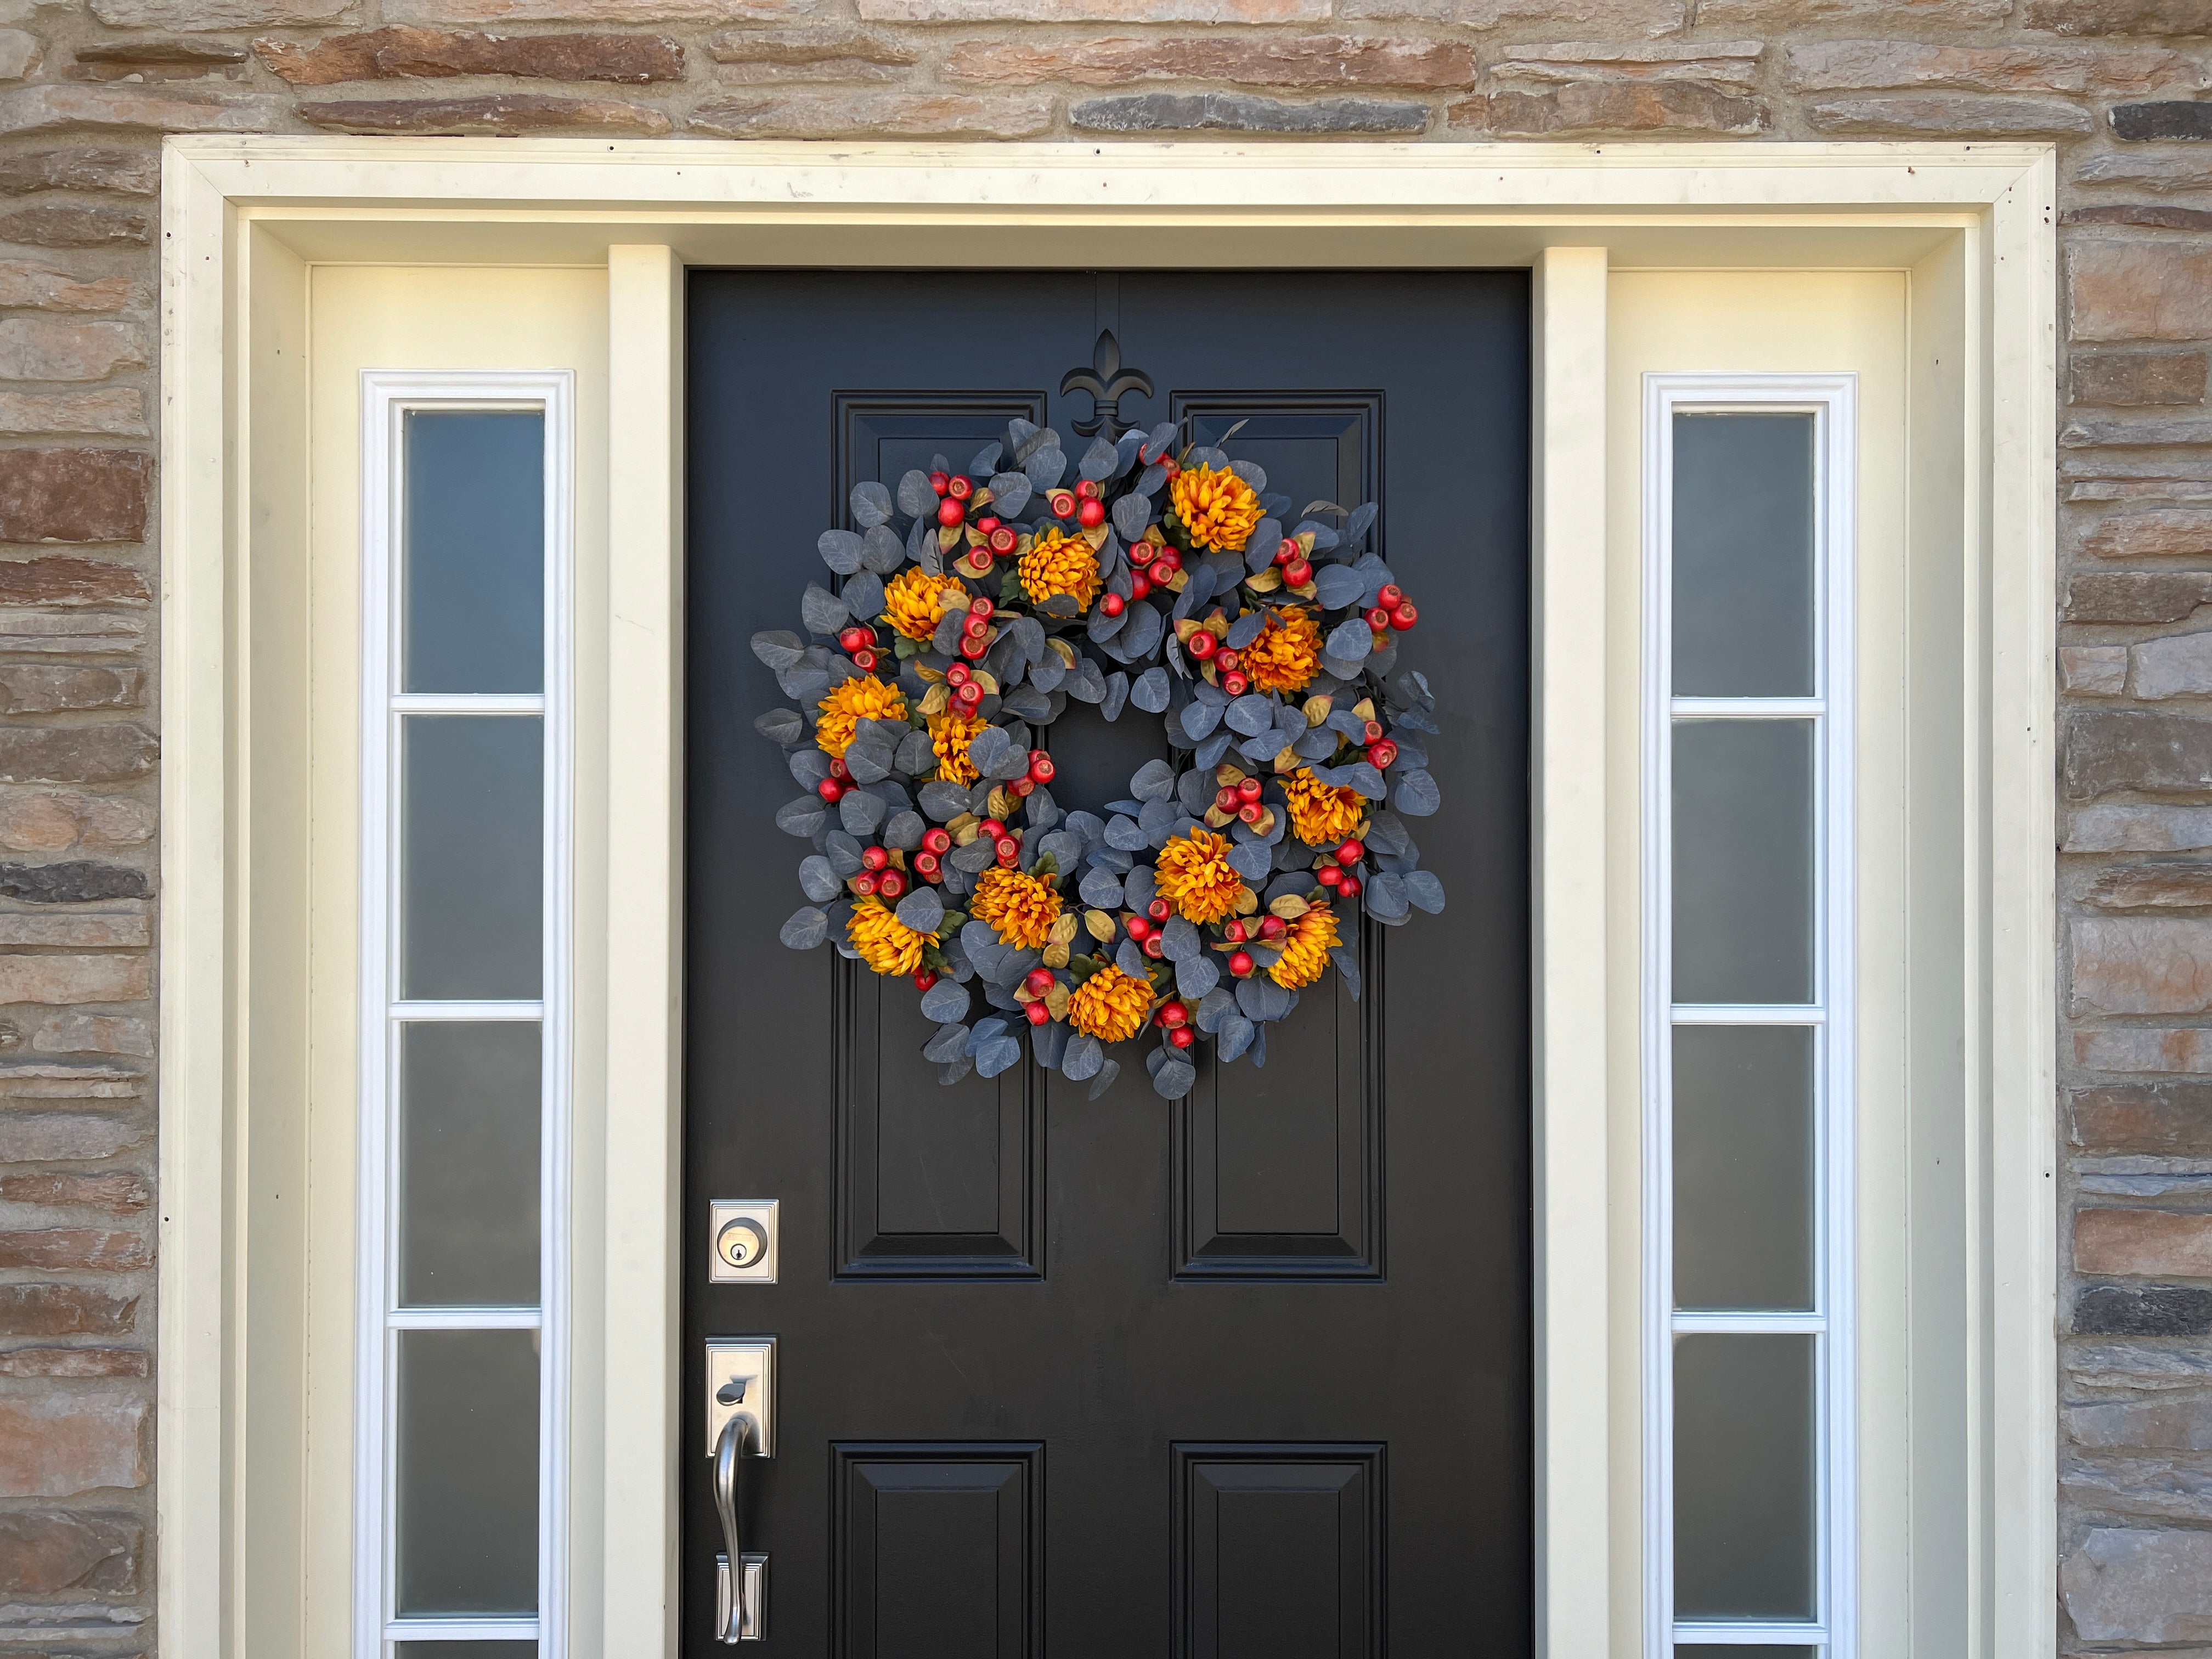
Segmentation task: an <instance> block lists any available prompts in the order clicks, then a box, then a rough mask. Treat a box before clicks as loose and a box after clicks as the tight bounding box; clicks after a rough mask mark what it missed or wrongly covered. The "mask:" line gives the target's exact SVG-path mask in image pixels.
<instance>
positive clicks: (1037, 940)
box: [973, 865, 1060, 951]
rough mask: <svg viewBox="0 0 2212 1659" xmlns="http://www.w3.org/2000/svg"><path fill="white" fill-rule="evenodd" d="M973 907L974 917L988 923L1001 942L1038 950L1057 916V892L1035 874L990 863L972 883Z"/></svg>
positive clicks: (1020, 947)
mask: <svg viewBox="0 0 2212 1659" xmlns="http://www.w3.org/2000/svg"><path fill="white" fill-rule="evenodd" d="M973 908H974V912H975V920H976V921H981V922H985V923H987V924H988V925H989V927H990V929H991V931H992V932H993V933H996V934H997V935H998V936H999V942H1000V944H1001V945H1013V946H1014V947H1015V948H1017V949H1018V950H1023V951H1042V949H1044V947H1045V942H1046V940H1047V939H1048V938H1049V937H1050V936H1051V933H1052V925H1053V923H1054V922H1055V921H1059V920H1060V894H1059V892H1058V891H1057V890H1055V889H1054V887H1053V886H1052V885H1051V884H1049V883H1048V882H1042V881H1039V880H1038V879H1037V878H1036V877H1035V876H1030V875H1024V874H1023V873H1022V872H1020V871H1019V870H1009V869H1006V867H1004V866H997V865H994V866H992V867H991V868H990V869H988V870H986V871H985V872H983V874H982V878H981V879H980V880H978V881H977V882H976V884H975V905H974V907H973Z"/></svg>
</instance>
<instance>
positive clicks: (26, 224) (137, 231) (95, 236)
mask: <svg viewBox="0 0 2212 1659" xmlns="http://www.w3.org/2000/svg"><path fill="white" fill-rule="evenodd" d="M151 240H153V230H152V228H151V227H150V226H149V223H148V222H147V218H146V216H145V215H144V214H143V213H141V212H139V211H138V210H137V209H136V208H125V207H84V206H78V205H75V204H72V205H70V206H67V207H34V208H25V209H23V210H21V212H17V213H5V214H0V242H21V243H25V244H27V245H28V246H33V247H112V246H119V245H122V244H125V243H133V242H135V243H137V244H140V245H141V246H143V245H144V244H145V243H147V242H149V241H151Z"/></svg>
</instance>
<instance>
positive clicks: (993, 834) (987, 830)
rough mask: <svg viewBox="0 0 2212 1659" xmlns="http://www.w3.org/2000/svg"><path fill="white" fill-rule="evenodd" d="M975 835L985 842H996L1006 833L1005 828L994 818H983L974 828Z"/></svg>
mask: <svg viewBox="0 0 2212 1659" xmlns="http://www.w3.org/2000/svg"><path fill="white" fill-rule="evenodd" d="M975 833H976V834H977V835H979V836H982V838H983V839H984V840H985V841H996V840H998V838H999V837H1000V836H1003V835H1005V834H1006V825H1005V824H1003V823H1000V822H999V821H998V819H996V818H985V819H984V820H983V821H982V823H979V824H977V825H976V826H975Z"/></svg>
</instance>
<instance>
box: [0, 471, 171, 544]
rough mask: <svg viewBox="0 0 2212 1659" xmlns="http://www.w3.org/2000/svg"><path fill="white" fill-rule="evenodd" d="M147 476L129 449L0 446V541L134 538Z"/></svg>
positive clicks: (140, 525)
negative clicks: (13, 447) (8, 447)
mask: <svg viewBox="0 0 2212 1659" xmlns="http://www.w3.org/2000/svg"><path fill="white" fill-rule="evenodd" d="M153 480H154V458H153V457H152V456H151V455H149V454H145V453H142V452H141V451H138V450H135V449H9V450H0V541H9V542H135V541H137V540H139V539H141V538H143V537H144V535H145V533H146V515H147V510H148V503H149V496H150V495H151V493H152V489H153Z"/></svg>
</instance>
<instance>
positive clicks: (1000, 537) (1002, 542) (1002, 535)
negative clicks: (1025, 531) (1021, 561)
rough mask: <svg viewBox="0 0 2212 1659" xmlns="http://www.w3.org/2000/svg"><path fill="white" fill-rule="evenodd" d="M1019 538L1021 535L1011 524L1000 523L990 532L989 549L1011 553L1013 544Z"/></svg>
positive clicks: (995, 551)
mask: <svg viewBox="0 0 2212 1659" xmlns="http://www.w3.org/2000/svg"><path fill="white" fill-rule="evenodd" d="M1020 540H1021V537H1020V536H1019V535H1018V534H1017V533H1016V532H1015V531H1014V527H1013V526H1012V525H1006V524H1002V525H1000V526H999V527H998V528H997V529H996V530H994V531H993V532H991V551H993V552H994V553H1011V552H1012V551H1013V550H1014V544H1016V543H1017V542H1018V541H1020Z"/></svg>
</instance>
